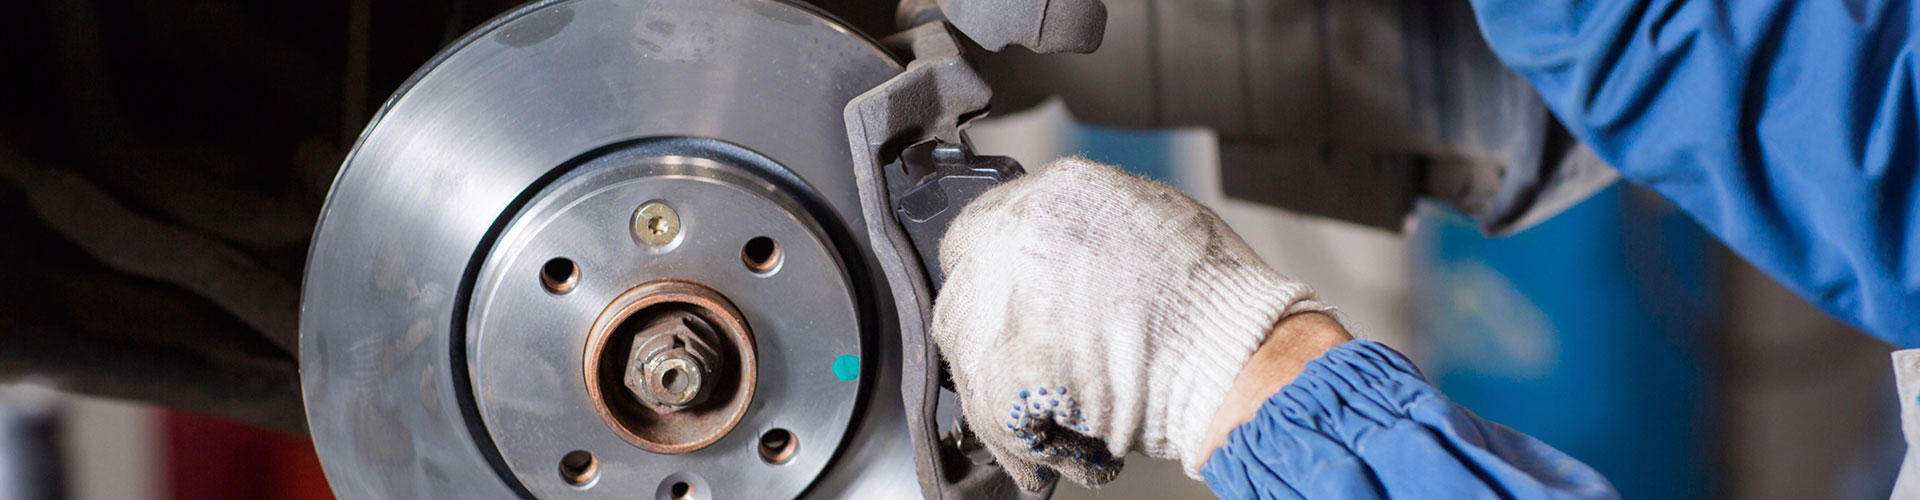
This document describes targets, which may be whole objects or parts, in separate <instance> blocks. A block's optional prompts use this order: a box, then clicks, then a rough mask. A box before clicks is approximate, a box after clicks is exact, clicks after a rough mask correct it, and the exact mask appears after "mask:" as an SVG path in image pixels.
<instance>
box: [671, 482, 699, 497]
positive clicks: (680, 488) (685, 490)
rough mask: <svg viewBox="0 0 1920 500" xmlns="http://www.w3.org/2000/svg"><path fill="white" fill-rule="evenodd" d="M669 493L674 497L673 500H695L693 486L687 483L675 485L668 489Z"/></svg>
mask: <svg viewBox="0 0 1920 500" xmlns="http://www.w3.org/2000/svg"><path fill="white" fill-rule="evenodd" d="M667 493H668V494H671V495H673V500H693V485H691V484H687V482H686V481H681V482H677V483H673V487H671V488H668V489H667Z"/></svg>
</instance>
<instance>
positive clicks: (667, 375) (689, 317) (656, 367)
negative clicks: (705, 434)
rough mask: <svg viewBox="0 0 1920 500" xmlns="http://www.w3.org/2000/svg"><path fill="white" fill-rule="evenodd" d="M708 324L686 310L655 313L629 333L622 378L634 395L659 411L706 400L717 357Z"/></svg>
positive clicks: (673, 410) (688, 405)
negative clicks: (629, 348) (651, 319)
mask: <svg viewBox="0 0 1920 500" xmlns="http://www.w3.org/2000/svg"><path fill="white" fill-rule="evenodd" d="M713 338H714V331H713V327H712V326H711V325H708V324H707V322H706V321H705V320H702V319H700V317H699V316H695V315H693V314H692V313H686V312H678V311H675V312H669V313H666V314H662V315H660V316H659V317H658V318H655V319H654V320H653V321H652V322H650V323H648V324H647V326H646V327H644V328H642V329H641V330H640V332H639V333H635V334H634V336H633V350H632V351H631V352H630V353H629V354H628V355H627V370H626V376H625V377H624V380H623V382H625V385H626V386H627V390H628V391H631V392H632V393H633V395H634V397H635V398H638V399H639V400H640V402H641V403H642V404H645V405H646V406H647V407H648V408H651V409H653V411H656V412H659V413H662V414H665V413H672V412H676V411H680V410H682V409H685V408H687V407H691V406H695V405H698V404H700V403H701V402H703V401H705V400H706V399H707V395H708V393H709V392H711V391H710V390H709V389H710V386H711V385H713V379H714V377H715V375H716V369H717V368H719V367H718V366H717V365H718V363H720V355H719V353H718V352H716V351H714V349H713V344H712V342H713V340H712V339H713Z"/></svg>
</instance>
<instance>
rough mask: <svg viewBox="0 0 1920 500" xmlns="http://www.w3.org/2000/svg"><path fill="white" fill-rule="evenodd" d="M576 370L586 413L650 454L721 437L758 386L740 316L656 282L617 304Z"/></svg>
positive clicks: (688, 288)
mask: <svg viewBox="0 0 1920 500" xmlns="http://www.w3.org/2000/svg"><path fill="white" fill-rule="evenodd" d="M584 361H585V363H583V365H584V366H585V368H586V370H585V371H586V373H585V376H586V381H587V393H588V395H589V396H590V397H591V398H592V400H593V404H594V410H596V411H598V412H599V413H600V417H601V419H603V420H605V421H606V423H607V426H608V427H610V428H612V429H613V430H614V432H615V433H616V434H619V435H620V437H621V438H622V439H625V440H626V441H627V442H628V443H632V444H633V445H634V446H638V447H640V448H642V449H645V450H647V451H652V452H655V453H686V452H690V451H694V450H698V449H701V448H705V447H706V446H707V445H710V444H713V442H714V441H717V440H719V439H720V437H721V436H725V435H726V434H727V431H730V430H732V429H733V427H734V425H736V424H738V423H739V422H740V418H741V416H742V415H745V414H746V410H747V406H748V403H750V402H751V401H752V399H753V389H754V385H755V383H756V382H757V370H756V365H757V363H756V359H755V353H754V345H753V335H752V333H751V332H750V331H749V330H748V329H747V324H746V321H745V320H743V319H741V316H740V312H739V310H738V309H735V308H734V306H733V304H732V303H731V302H728V301H727V299H726V297H723V296H721V295H720V293H719V292H716V291H714V290H713V289H711V288H707V287H706V286H703V285H700V284H698V283H694V282H690V281H680V280H661V281H654V282H650V283H646V284H643V285H640V286H637V287H634V288H633V289H631V290H628V291H627V292H626V293H623V294H621V295H620V296H619V297H618V298H615V299H614V300H613V302H612V303H611V304H609V305H608V306H607V308H606V310H605V312H603V313H601V315H600V318H599V319H598V320H596V321H595V322H594V326H593V331H592V332H591V333H590V334H589V335H588V337H587V346H586V352H585V359H584Z"/></svg>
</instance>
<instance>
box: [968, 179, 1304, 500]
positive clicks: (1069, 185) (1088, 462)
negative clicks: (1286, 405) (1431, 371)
mask: <svg viewBox="0 0 1920 500" xmlns="http://www.w3.org/2000/svg"><path fill="white" fill-rule="evenodd" d="M940 264H941V268H942V269H943V270H945V272H946V275H947V281H946V284H945V285H944V287H943V288H942V290H941V291H940V296H939V297H938V299H937V300H936V303H935V304H934V314H933V324H932V335H933V338H934V341H935V342H937V343H939V345H940V349H941V350H942V352H943V353H944V355H945V357H946V361H947V363H948V367H949V369H950V371H951V373H952V375H953V381H954V386H955V389H956V390H957V391H958V393H959V396H960V405H961V408H962V410H963V412H964V413H965V415H966V417H967V419H968V421H969V422H970V423H971V425H972V428H973V429H974V431H975V433H976V435H977V436H978V437H979V439H980V440H981V441H982V442H983V443H984V444H985V446H986V447H987V449H988V450H989V451H991V452H992V453H993V455H994V456H995V457H996V458H997V459H999V461H1000V463H1001V464H1002V465H1003V466H1004V467H1005V468H1006V469H1007V471H1008V472H1009V473H1010V474H1012V475H1013V477H1014V480H1015V482H1017V483H1019V484H1020V485H1021V486H1022V487H1024V488H1027V489H1030V490H1031V489H1038V488H1039V487H1041V486H1042V485H1044V484H1046V483H1048V482H1051V481H1052V480H1053V479H1054V476H1055V473H1056V471H1057V472H1058V473H1059V474H1063V475H1065V476H1066V477H1067V478H1068V479H1072V480H1074V481H1076V482H1079V483H1081V484H1089V485H1091V484H1099V483H1104V482H1106V481H1109V480H1112V479H1113V477H1114V475H1115V474H1117V473H1118V472H1119V470H1120V467H1121V462H1120V460H1119V458H1120V457H1124V456H1125V455H1126V454H1127V453H1128V452H1130V451H1140V452H1142V453H1144V454H1146V455H1148V456H1152V457H1157V458H1165V459H1175V460H1180V461H1181V463H1182V464H1183V465H1184V466H1185V468H1186V471H1187V474H1188V475H1190V476H1194V477H1196V478H1197V477H1198V469H1199V465H1200V464H1201V463H1202V462H1204V461H1205V459H1206V457H1204V456H1199V452H1200V451H1201V447H1202V446H1203V444H1202V441H1203V438H1204V437H1205V434H1206V433H1207V429H1208V426H1209V424H1210V422H1211V421H1212V419H1213V417H1214V413H1215V411H1216V409H1218V408H1219V407H1220V405H1221V403H1222V400H1223V398H1224V396H1225V395H1226V393H1227V392H1228V389H1229V387H1232V386H1233V385H1234V381H1235V377H1236V376H1238V375H1239V374H1240V372H1241V369H1242V367H1243V366H1245V365H1246V363H1247V360H1248V357H1249V356H1250V355H1251V354H1252V353H1253V352H1254V350H1255V348H1256V347H1258V346H1259V345H1260V344H1261V342H1262V340H1264V339H1265V338H1266V337H1267V335H1268V332H1269V331H1271V330H1273V328H1274V325H1275V323H1276V322H1277V321H1279V320H1280V319H1281V318H1284V317H1286V316H1289V315H1293V314H1298V313H1302V312H1307V311H1326V310H1329V309H1330V308H1328V307H1327V306H1324V305H1322V304H1320V303H1319V302H1317V301H1315V296H1314V292H1313V289H1312V288H1311V287H1308V286H1307V285H1306V284H1304V283H1301V282H1298V281H1294V280H1291V279H1288V278H1287V277H1285V276H1281V275H1280V274H1279V273H1277V272H1274V270H1273V269H1271V268H1269V267H1267V266H1266V264H1264V263H1262V262H1261V261H1260V258H1259V257H1258V256H1256V255H1254V253H1253V250H1252V249H1250V248H1248V247H1247V245H1246V243H1245V242H1243V241H1241V240H1240V238H1239V236H1238V235H1235V234H1234V232H1233V231H1232V230H1231V229H1228V228H1227V226H1226V224H1225V223H1223V222H1222V221H1221V220H1220V218H1219V217H1217V216H1215V215H1214V214H1213V212H1211V211H1209V210H1207V209H1206V208H1205V207H1202V206H1200V204H1199V203H1196V202H1194V201H1193V199H1191V198H1188V197H1187V196H1186V195H1183V194H1181V193H1180V192H1178V191H1175V190H1173V189H1172V188H1169V187H1167V186H1165V185H1161V184H1158V183H1155V182H1152V181H1148V180H1146V179H1142V178H1139V177H1136V176H1133V175H1131V174H1128V173H1125V172H1122V171H1120V170H1118V169H1115V168H1113V167H1110V166H1106V165H1101V164H1098V163H1094V162H1091V161H1087V160H1085V159H1079V158H1068V159H1064V160H1060V161H1056V162H1054V163H1053V164H1052V165H1050V166H1048V167H1046V168H1044V169H1041V170H1038V171H1037V172H1035V173H1033V174H1030V175H1028V176H1026V177H1023V178H1020V179H1016V180H1014V181H1012V182H1009V183H1007V184H1006V185H1004V186H1001V187H999V188H996V189H994V190H992V191H989V192H987V193H986V194H985V195H982V196H981V197H980V198H978V199H976V200H975V201H974V202H973V203H972V204H970V205H968V206H967V207H966V209H965V210H963V211H962V212H961V214H960V216H959V218H958V219H956V220H955V221H954V223H953V225H952V226H951V227H950V228H949V229H948V232H947V235H946V237H945V239H944V240H943V241H941V245H940ZM1262 399H1264V398H1262Z"/></svg>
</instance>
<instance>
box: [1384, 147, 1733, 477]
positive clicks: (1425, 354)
mask: <svg viewBox="0 0 1920 500" xmlns="http://www.w3.org/2000/svg"><path fill="white" fill-rule="evenodd" d="M1419 217H1420V224H1419V227H1418V229H1417V230H1416V232H1415V234H1414V236H1413V237H1414V239H1415V247H1414V256H1413V258H1414V259H1415V266H1414V268H1415V277H1414V280H1415V283H1414V287H1413V296H1412V298H1411V301H1412V305H1413V309H1414V320H1413V325H1414V332H1415V334H1416V335H1417V336H1418V338H1419V342H1418V344H1419V346H1420V348H1421V352H1420V353H1418V354H1417V355H1416V358H1417V359H1420V366H1421V367H1422V368H1423V369H1424V370H1425V371H1426V373H1427V375H1428V376H1429V378H1431V379H1432V380H1433V381H1434V382H1435V384H1437V385H1438V386H1439V387H1440V389H1441V390H1442V391H1443V392H1445V393H1446V394H1447V395H1448V396H1449V397H1451V398H1452V399H1453V400H1454V401H1455V402H1457V403H1459V404H1460V405H1462V406H1464V407H1466V408H1468V409H1469V410H1471V411H1473V412H1475V413H1476V414H1479V415H1480V416H1482V417H1485V418H1487V419H1489V420H1492V421H1495V422H1500V423H1502V424H1505V425H1507V426H1509V427H1512V428H1514V429H1516V430H1519V431H1521V432H1524V433H1527V434H1530V435H1532V436H1534V437H1536V438H1539V439H1540V440H1541V441H1544V442H1546V443H1547V444H1549V445H1552V446H1554V447H1556V448H1559V449H1560V450H1561V451H1563V452H1566V453H1567V454H1569V455H1572V456H1573V457H1575V458H1578V459H1580V460H1581V461H1584V462H1586V463H1587V464H1588V465H1591V466H1593V467H1594V468H1595V469H1597V470H1599V471H1600V473H1602V474H1604V475H1606V476H1607V478H1608V479H1609V480H1611V481H1612V482H1613V484H1614V486H1615V487H1616V488H1618V490H1619V492H1620V494H1621V496H1622V498H1636V499H1637V498H1701V497H1710V496H1713V492H1714V489H1713V486H1712V482H1713V477H1714V475H1713V473H1712V472H1711V467H1710V464H1711V460H1712V457H1713V454H1714V447H1713V436H1712V435H1711V429H1712V428H1713V420H1712V415H1713V411H1712V410H1713V409H1712V401H1713V397H1712V396H1711V395H1712V387H1713V385H1712V383H1711V380H1710V379H1709V377H1710V374H1712V373H1713V370H1712V366H1711V359H1710V356H1709V353H1711V352H1712V351H1711V349H1710V343H1709V341H1710V336H1711V333H1710V332H1712V331H1713V330H1714V329H1715V328H1716V327H1717V326H1718V325H1716V324H1715V323H1714V321H1715V318H1716V317H1718V316H1719V312H1720V307H1719V303H1718V298H1719V297H1721V296H1722V293H1721V289H1720V288H1721V284H1720V283H1718V280H1717V277H1718V275H1719V273H1720V269H1721V264H1722V262H1719V259H1720V258H1721V257H1720V255H1723V252H1720V251H1718V250H1717V247H1716V246H1715V244H1714V243H1713V242H1712V240H1710V239H1709V237H1708V235H1707V234H1706V233H1705V232H1704V231H1702V230H1701V229H1700V228H1699V227H1698V226H1696V225H1695V224H1694V223H1693V222H1692V220H1690V219H1688V218H1687V217H1686V216H1685V215H1684V214H1682V213H1680V212H1679V211H1678V210H1676V209H1674V208H1673V207H1672V206H1671V205H1670V204H1668V203H1666V202H1665V201H1664V200H1661V199H1659V198H1658V196H1657V195H1654V194H1652V193H1650V192H1647V191H1644V190H1640V189H1638V188H1633V187H1629V186H1625V185H1615V186H1613V187H1610V188H1607V189H1606V190H1604V191H1601V192H1600V193H1598V194H1596V195H1594V196H1593V197H1592V198H1590V199H1588V200H1587V201H1585V202H1582V203H1581V204H1579V205H1577V206H1575V207H1573V208H1571V209H1569V210H1567V211H1566V212H1565V213H1563V214H1561V215H1559V216H1557V217H1555V218H1554V219H1552V220H1549V221H1547V222H1545V223H1542V224H1540V225H1539V226H1536V227H1534V228H1532V229H1528V230H1526V231H1523V232H1521V233H1519V234H1516V235H1513V236H1509V237H1505V238H1499V239H1490V238H1487V237H1484V236H1481V234H1480V233H1479V231H1478V229H1476V227H1475V226H1474V225H1473V224H1472V223H1471V221H1468V220H1465V219H1464V218H1462V217H1460V216H1458V215H1456V214H1454V213H1452V212H1449V211H1447V210H1446V209H1443V208H1437V207H1433V206H1426V207H1422V208H1421V211H1420V215H1419Z"/></svg>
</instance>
